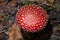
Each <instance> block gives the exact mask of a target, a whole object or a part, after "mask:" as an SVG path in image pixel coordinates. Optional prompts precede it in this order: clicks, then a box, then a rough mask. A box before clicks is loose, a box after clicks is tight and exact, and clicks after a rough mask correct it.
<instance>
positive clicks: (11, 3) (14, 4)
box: [9, 0, 17, 7]
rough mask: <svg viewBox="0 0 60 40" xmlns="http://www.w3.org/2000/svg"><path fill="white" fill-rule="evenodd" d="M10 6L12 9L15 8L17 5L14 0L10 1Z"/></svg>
mask: <svg viewBox="0 0 60 40" xmlns="http://www.w3.org/2000/svg"><path fill="white" fill-rule="evenodd" d="M9 5H10V6H12V7H15V6H16V5H17V1H16V0H12V1H11V2H10V3H9Z"/></svg>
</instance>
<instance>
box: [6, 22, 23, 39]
mask: <svg viewBox="0 0 60 40" xmlns="http://www.w3.org/2000/svg"><path fill="white" fill-rule="evenodd" d="M7 34H8V36H9V39H8V40H20V39H22V38H23V36H22V33H21V30H20V29H19V27H18V25H17V24H16V23H15V24H13V26H12V28H11V29H10V30H9V31H8V32H7Z"/></svg>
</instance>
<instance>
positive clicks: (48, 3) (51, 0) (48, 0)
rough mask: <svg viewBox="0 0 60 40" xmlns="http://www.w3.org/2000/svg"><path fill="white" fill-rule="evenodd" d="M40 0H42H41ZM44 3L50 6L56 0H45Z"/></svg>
mask: <svg viewBox="0 0 60 40" xmlns="http://www.w3.org/2000/svg"><path fill="white" fill-rule="evenodd" d="M40 1H41V0H40ZM42 3H43V4H46V5H50V6H52V5H53V3H54V0H43V2H42Z"/></svg>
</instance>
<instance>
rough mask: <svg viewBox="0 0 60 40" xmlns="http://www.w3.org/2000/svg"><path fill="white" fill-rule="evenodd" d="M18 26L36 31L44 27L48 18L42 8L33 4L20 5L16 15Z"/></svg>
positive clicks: (29, 30) (28, 30)
mask: <svg viewBox="0 0 60 40" xmlns="http://www.w3.org/2000/svg"><path fill="white" fill-rule="evenodd" d="M16 20H17V23H18V24H19V26H20V27H21V28H22V29H23V30H25V31H27V32H38V31H39V30H42V29H43V28H45V26H46V24H47V21H48V18H47V13H46V12H45V11H44V9H43V8H41V7H39V6H37V5H35V4H30V5H25V6H22V7H21V8H20V9H19V10H18V12H17V15H16Z"/></svg>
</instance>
